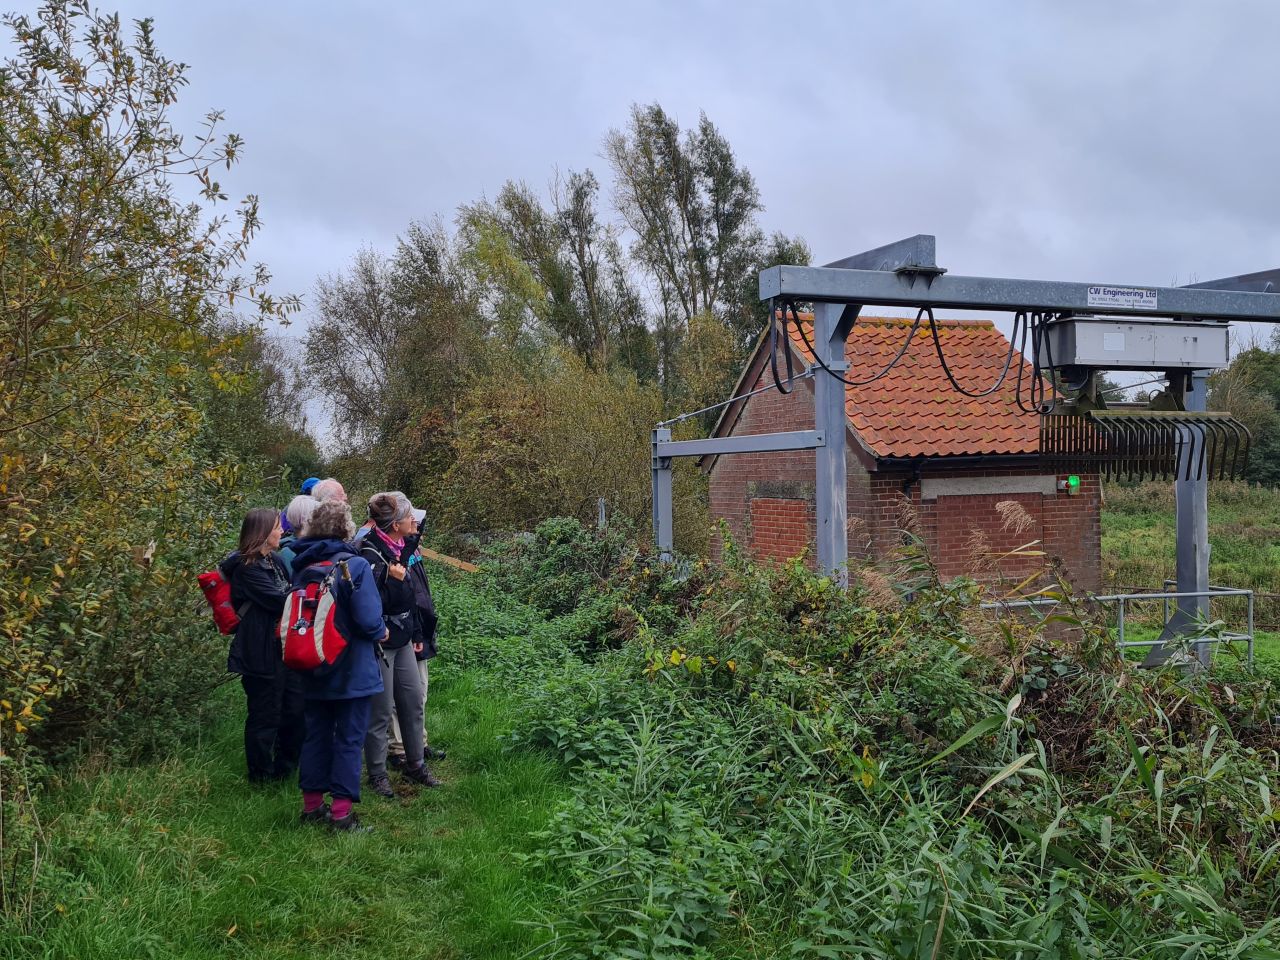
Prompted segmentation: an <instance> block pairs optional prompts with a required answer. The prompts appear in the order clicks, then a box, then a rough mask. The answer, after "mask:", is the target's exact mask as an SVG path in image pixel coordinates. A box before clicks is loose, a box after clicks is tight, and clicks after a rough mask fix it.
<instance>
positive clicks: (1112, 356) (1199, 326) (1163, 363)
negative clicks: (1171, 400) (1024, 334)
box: [1040, 316, 1231, 370]
mask: <svg viewBox="0 0 1280 960" xmlns="http://www.w3.org/2000/svg"><path fill="white" fill-rule="evenodd" d="M1045 340H1046V341H1047V342H1046V343H1045V344H1043V345H1042V346H1041V349H1040V363H1041V365H1042V366H1049V365H1050V363H1052V365H1053V366H1054V367H1093V368H1095V369H1101V370H1218V369H1220V368H1222V367H1225V366H1227V364H1229V363H1230V362H1231V356H1230V354H1231V342H1230V336H1229V333H1228V325H1227V324H1225V323H1221V322H1218V321H1209V320H1205V321H1186V320H1131V319H1127V318H1126V319H1121V318H1117V317H1092V316H1088V317H1067V318H1065V319H1063V320H1054V321H1052V322H1050V323H1049V325H1048V327H1047V329H1046V330H1045ZM1046 348H1047V349H1046ZM1051 353H1052V356H1051V355H1050V354H1051Z"/></svg>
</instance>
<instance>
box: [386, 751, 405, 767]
mask: <svg viewBox="0 0 1280 960" xmlns="http://www.w3.org/2000/svg"><path fill="white" fill-rule="evenodd" d="M387 766H388V767H390V768H391V769H392V770H403V769H404V754H403V753H388V754H387Z"/></svg>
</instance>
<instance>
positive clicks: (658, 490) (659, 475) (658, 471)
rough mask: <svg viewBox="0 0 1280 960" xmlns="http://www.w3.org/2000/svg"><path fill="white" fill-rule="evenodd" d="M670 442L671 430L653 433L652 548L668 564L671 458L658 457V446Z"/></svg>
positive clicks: (671, 536)
mask: <svg viewBox="0 0 1280 960" xmlns="http://www.w3.org/2000/svg"><path fill="white" fill-rule="evenodd" d="M670 440H671V430H670V429H669V428H667V427H658V428H657V429H656V430H654V431H653V441H652V445H651V449H652V458H653V546H654V548H655V549H656V550H657V552H658V557H659V559H661V560H663V561H664V562H669V561H670V560H671V558H672V555H673V551H674V549H675V525H674V523H673V522H672V515H673V510H672V492H671V457H662V456H659V455H658V444H659V443H663V442H669V441H670Z"/></svg>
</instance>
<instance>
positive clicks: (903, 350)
mask: <svg viewBox="0 0 1280 960" xmlns="http://www.w3.org/2000/svg"><path fill="white" fill-rule="evenodd" d="M791 307H792V311H793V315H794V307H795V305H794V304H792V305H791ZM926 309H927V308H925V307H921V308H920V312H919V313H917V314H916V319H915V322H914V323H912V324H911V329H910V330H908V331H907V336H906V339H904V340H903V341H902V346H901V347H899V348H898V352H897V353H896V354H894V356H893V359H892V360H890V361H889V362H888V364H887V365H886V366H885V367H884V369H883V370H881V371H880V372H879V373H877V374H875V375H874V376H870V377H868V378H867V379H866V380H850V379H849V378H848V377H844V376H841V375H840V374H838V373H836V371H834V370H832V369H831V368H830V367H829V366H827V364H826V362H825V361H824V360H823V359H822V357H821V355H819V353H818V351H817V350H816V349H814V346H813V344H812V343H810V342H809V336H808V334H806V333H805V332H804V325H803V324H801V323H800V321H799V319H797V320H796V329H797V330H798V331H800V339H801V340H803V341H804V345H805V346H806V347H808V348H809V352H810V353H812V354H813V358H814V360H815V361H816V362H817V364H818V366H820V367H821V368H822V369H823V370H825V371H827V373H829V374H831V376H833V377H835V378H836V379H837V380H839V381H840V382H841V383H843V384H845V385H846V386H849V387H865V386H866V385H867V384H869V383H875V382H876V381H877V380H879V379H881V378H882V377H884V376H885V375H887V374H888V373H889V371H890V370H892V369H893V368H894V367H896V366H897V365H898V361H899V360H901V359H902V358H903V357H905V356H906V355H907V351H908V350H909V349H911V341H912V340H913V339H915V335H916V331H917V330H919V329H920V320H921V318H922V317H923V316H924V312H925V310H926ZM786 311H787V307H786V306H784V307H783V308H782V312H783V314H784V315H785V314H786Z"/></svg>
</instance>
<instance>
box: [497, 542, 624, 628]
mask: <svg viewBox="0 0 1280 960" xmlns="http://www.w3.org/2000/svg"><path fill="white" fill-rule="evenodd" d="M627 550H628V545H627V541H626V539H625V537H624V536H623V535H622V534H621V533H620V532H618V531H616V529H615V530H611V531H610V532H608V533H606V534H604V535H597V534H595V533H592V532H591V531H589V530H588V529H587V528H586V527H584V526H583V525H582V524H581V523H580V522H579V521H577V520H574V519H572V518H570V517H553V518H552V519H550V520H544V521H542V523H540V524H538V526H537V527H536V528H535V529H534V531H533V532H532V533H531V534H528V535H527V536H520V537H516V538H514V539H510V540H506V541H502V542H499V543H497V544H495V545H494V546H493V547H492V548H491V553H490V556H491V563H490V564H489V567H488V576H489V579H490V581H491V583H493V584H494V585H500V586H501V588H502V589H503V590H504V591H506V592H508V593H509V594H510V595H511V596H513V597H515V598H517V599H518V600H520V601H522V602H524V603H527V604H529V605H530V606H532V607H534V608H536V609H538V610H541V611H542V612H543V613H544V614H546V615H547V616H549V617H558V616H561V615H563V614H566V613H569V612H570V611H572V610H574V609H575V608H576V607H577V606H578V605H579V604H580V603H581V602H582V601H583V599H584V598H585V597H586V596H587V595H588V594H590V593H591V592H593V591H598V590H600V589H601V588H602V587H603V586H604V584H605V579H606V577H607V576H608V575H609V574H610V573H611V572H612V571H613V570H614V568H615V567H616V565H617V563H618V561H619V559H620V558H621V556H622V554H623V553H624V552H626V551H627Z"/></svg>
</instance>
